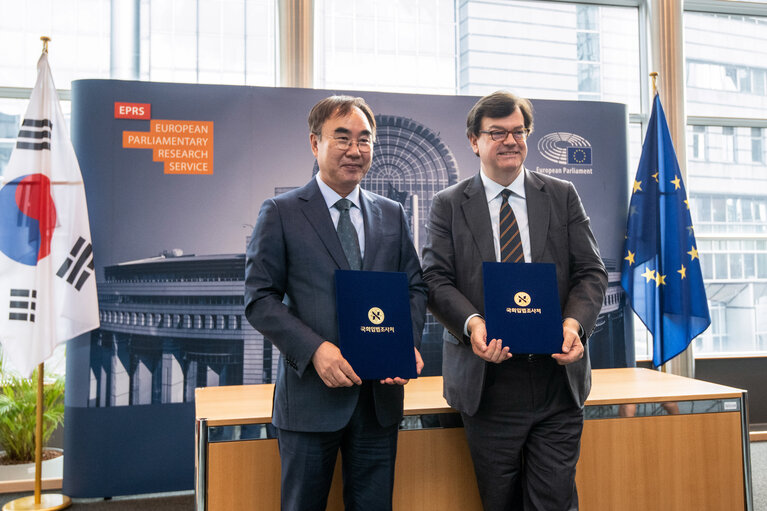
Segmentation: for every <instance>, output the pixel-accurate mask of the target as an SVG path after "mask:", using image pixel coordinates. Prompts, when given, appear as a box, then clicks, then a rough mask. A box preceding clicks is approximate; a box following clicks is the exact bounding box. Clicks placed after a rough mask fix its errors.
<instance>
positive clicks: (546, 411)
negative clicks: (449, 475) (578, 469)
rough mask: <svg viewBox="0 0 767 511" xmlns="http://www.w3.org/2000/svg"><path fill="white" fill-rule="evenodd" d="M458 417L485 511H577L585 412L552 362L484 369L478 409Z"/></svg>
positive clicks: (531, 360)
mask: <svg viewBox="0 0 767 511" xmlns="http://www.w3.org/2000/svg"><path fill="white" fill-rule="evenodd" d="M462 417H463V421H464V427H465V430H466V438H467V440H468V443H469V449H470V451H471V456H472V460H473V461H474V471H475V474H476V476H477V484H478V486H479V493H480V496H481V498H482V504H483V506H484V509H485V511H508V510H517V509H524V510H526V511H527V510H546V511H561V510H569V509H577V508H578V495H577V492H576V489H575V465H576V464H577V462H578V456H579V453H580V438H581V433H582V431H583V408H581V407H579V406H577V405H576V404H575V402H574V400H573V398H572V395H571V393H570V389H569V386H568V382H567V374H566V373H565V369H564V367H562V366H560V365H558V364H557V363H556V361H555V360H554V359H552V358H551V357H550V356H548V355H531V356H529V355H519V354H517V355H514V356H513V357H512V358H511V359H510V360H508V361H506V362H503V363H501V364H488V372H487V376H486V379H485V389H484V392H483V394H482V401H481V403H480V406H479V410H478V411H477V413H476V414H475V415H473V416H468V415H466V414H462Z"/></svg>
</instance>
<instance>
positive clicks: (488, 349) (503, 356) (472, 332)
mask: <svg viewBox="0 0 767 511" xmlns="http://www.w3.org/2000/svg"><path fill="white" fill-rule="evenodd" d="M466 327H467V330H468V331H469V339H470V340H471V350H472V351H473V352H474V354H475V355H477V356H478V357H479V358H481V359H482V360H486V361H488V362H492V363H494V364H500V363H501V362H503V361H504V360H508V359H510V358H511V353H509V347H508V346H506V347H504V346H503V342H502V341H501V339H493V340H491V341H490V342H489V343H488V342H487V329H486V328H485V320H484V319H482V318H481V317H479V316H474V317H473V318H471V319H470V320H469V324H468V325H467V326H466Z"/></svg>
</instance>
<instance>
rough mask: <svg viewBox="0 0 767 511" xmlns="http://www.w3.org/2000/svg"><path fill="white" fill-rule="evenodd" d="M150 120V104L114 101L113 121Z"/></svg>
mask: <svg viewBox="0 0 767 511" xmlns="http://www.w3.org/2000/svg"><path fill="white" fill-rule="evenodd" d="M151 118H152V104H151V103H122V102H119V101H115V119H144V120H149V119H151Z"/></svg>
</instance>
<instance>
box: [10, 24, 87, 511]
mask: <svg viewBox="0 0 767 511" xmlns="http://www.w3.org/2000/svg"><path fill="white" fill-rule="evenodd" d="M40 40H41V41H42V42H43V53H48V41H50V40H51V38H50V37H46V36H42V37H41V38H40ZM44 379H45V366H44V364H43V363H42V362H41V363H40V364H39V365H38V366H37V409H36V411H37V417H36V420H35V494H34V495H33V496H29V497H21V498H20V499H15V500H12V501H10V502H8V503H7V504H5V505H4V506H3V510H2V511H17V510H30V509H34V510H38V511H54V510H57V509H66V508H68V507H69V506H71V505H72V499H70V498H69V497H67V496H66V495H62V494H60V493H46V494H44V495H43V494H42V493H41V491H42V486H43V484H42V478H43V473H42V472H43V390H44V381H43V380H44Z"/></svg>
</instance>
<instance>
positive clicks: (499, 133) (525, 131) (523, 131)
mask: <svg viewBox="0 0 767 511" xmlns="http://www.w3.org/2000/svg"><path fill="white" fill-rule="evenodd" d="M479 132H480V133H487V134H488V135H490V138H491V139H493V140H494V141H495V142H500V141H502V140H506V138H507V137H508V136H509V133H511V136H512V137H514V140H516V141H517V142H522V141H523V140H526V139H527V136H528V135H529V134H530V129H529V128H520V129H516V130H514V131H509V130H504V129H500V128H499V129H494V130H479Z"/></svg>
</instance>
